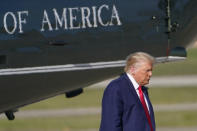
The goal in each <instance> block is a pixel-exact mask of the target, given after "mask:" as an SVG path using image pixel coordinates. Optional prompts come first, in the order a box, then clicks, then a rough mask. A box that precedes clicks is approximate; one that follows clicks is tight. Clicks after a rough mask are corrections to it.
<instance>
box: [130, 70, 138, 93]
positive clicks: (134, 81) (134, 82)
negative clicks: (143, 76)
mask: <svg viewBox="0 0 197 131" xmlns="http://www.w3.org/2000/svg"><path fill="white" fill-rule="evenodd" d="M127 76H128V77H129V79H130V80H131V82H132V84H133V86H134V88H135V90H137V89H138V87H139V84H138V83H137V82H136V80H135V79H134V78H133V76H132V75H130V74H129V73H127Z"/></svg>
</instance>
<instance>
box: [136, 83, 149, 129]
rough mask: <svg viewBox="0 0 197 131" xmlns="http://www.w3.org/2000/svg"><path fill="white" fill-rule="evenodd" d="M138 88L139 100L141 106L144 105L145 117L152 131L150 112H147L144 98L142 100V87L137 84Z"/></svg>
mask: <svg viewBox="0 0 197 131" xmlns="http://www.w3.org/2000/svg"><path fill="white" fill-rule="evenodd" d="M138 90H139V95H140V101H141V103H142V106H143V107H144V111H145V113H146V117H147V119H148V124H149V125H150V129H151V131H153V127H152V124H151V119H150V114H149V112H148V108H147V106H146V102H145V100H144V95H143V92H142V87H141V86H139V88H138Z"/></svg>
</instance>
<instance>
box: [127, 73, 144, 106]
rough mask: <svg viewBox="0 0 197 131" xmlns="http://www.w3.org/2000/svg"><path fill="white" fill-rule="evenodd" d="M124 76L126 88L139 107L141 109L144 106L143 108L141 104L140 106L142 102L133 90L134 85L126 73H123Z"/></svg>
mask: <svg viewBox="0 0 197 131" xmlns="http://www.w3.org/2000/svg"><path fill="white" fill-rule="evenodd" d="M124 77H125V79H126V82H127V85H128V88H129V90H130V92H129V93H130V94H131V95H133V96H134V98H135V99H136V103H137V104H139V107H141V109H142V110H144V108H143V106H142V103H141V101H140V99H139V97H138V95H137V92H136V90H135V88H134V86H133V84H132V82H131V80H130V79H129V77H128V76H127V74H126V73H125V74H124Z"/></svg>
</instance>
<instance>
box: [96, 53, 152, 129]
mask: <svg viewBox="0 0 197 131" xmlns="http://www.w3.org/2000/svg"><path fill="white" fill-rule="evenodd" d="M153 63H154V58H153V57H152V56H150V55H149V54H147V53H143V52H137V53H134V54H131V55H129V56H128V57H127V60H126V66H125V73H124V74H123V75H121V76H120V77H119V78H117V79H115V80H113V81H112V82H110V84H109V85H108V86H107V88H106V89H105V91H104V95H103V100H102V118H101V125H100V131H155V119H154V112H153V107H152V105H151V102H150V100H149V97H148V91H147V87H144V85H146V84H148V83H149V80H150V77H151V76H152V67H153Z"/></svg>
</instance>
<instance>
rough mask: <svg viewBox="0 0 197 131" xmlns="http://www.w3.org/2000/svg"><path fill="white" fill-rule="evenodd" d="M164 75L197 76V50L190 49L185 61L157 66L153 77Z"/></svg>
mask: <svg viewBox="0 0 197 131" xmlns="http://www.w3.org/2000/svg"><path fill="white" fill-rule="evenodd" d="M162 75H197V48H192V49H188V57H187V59H186V60H184V61H181V62H169V63H162V64H158V65H155V67H154V69H153V76H162Z"/></svg>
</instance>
